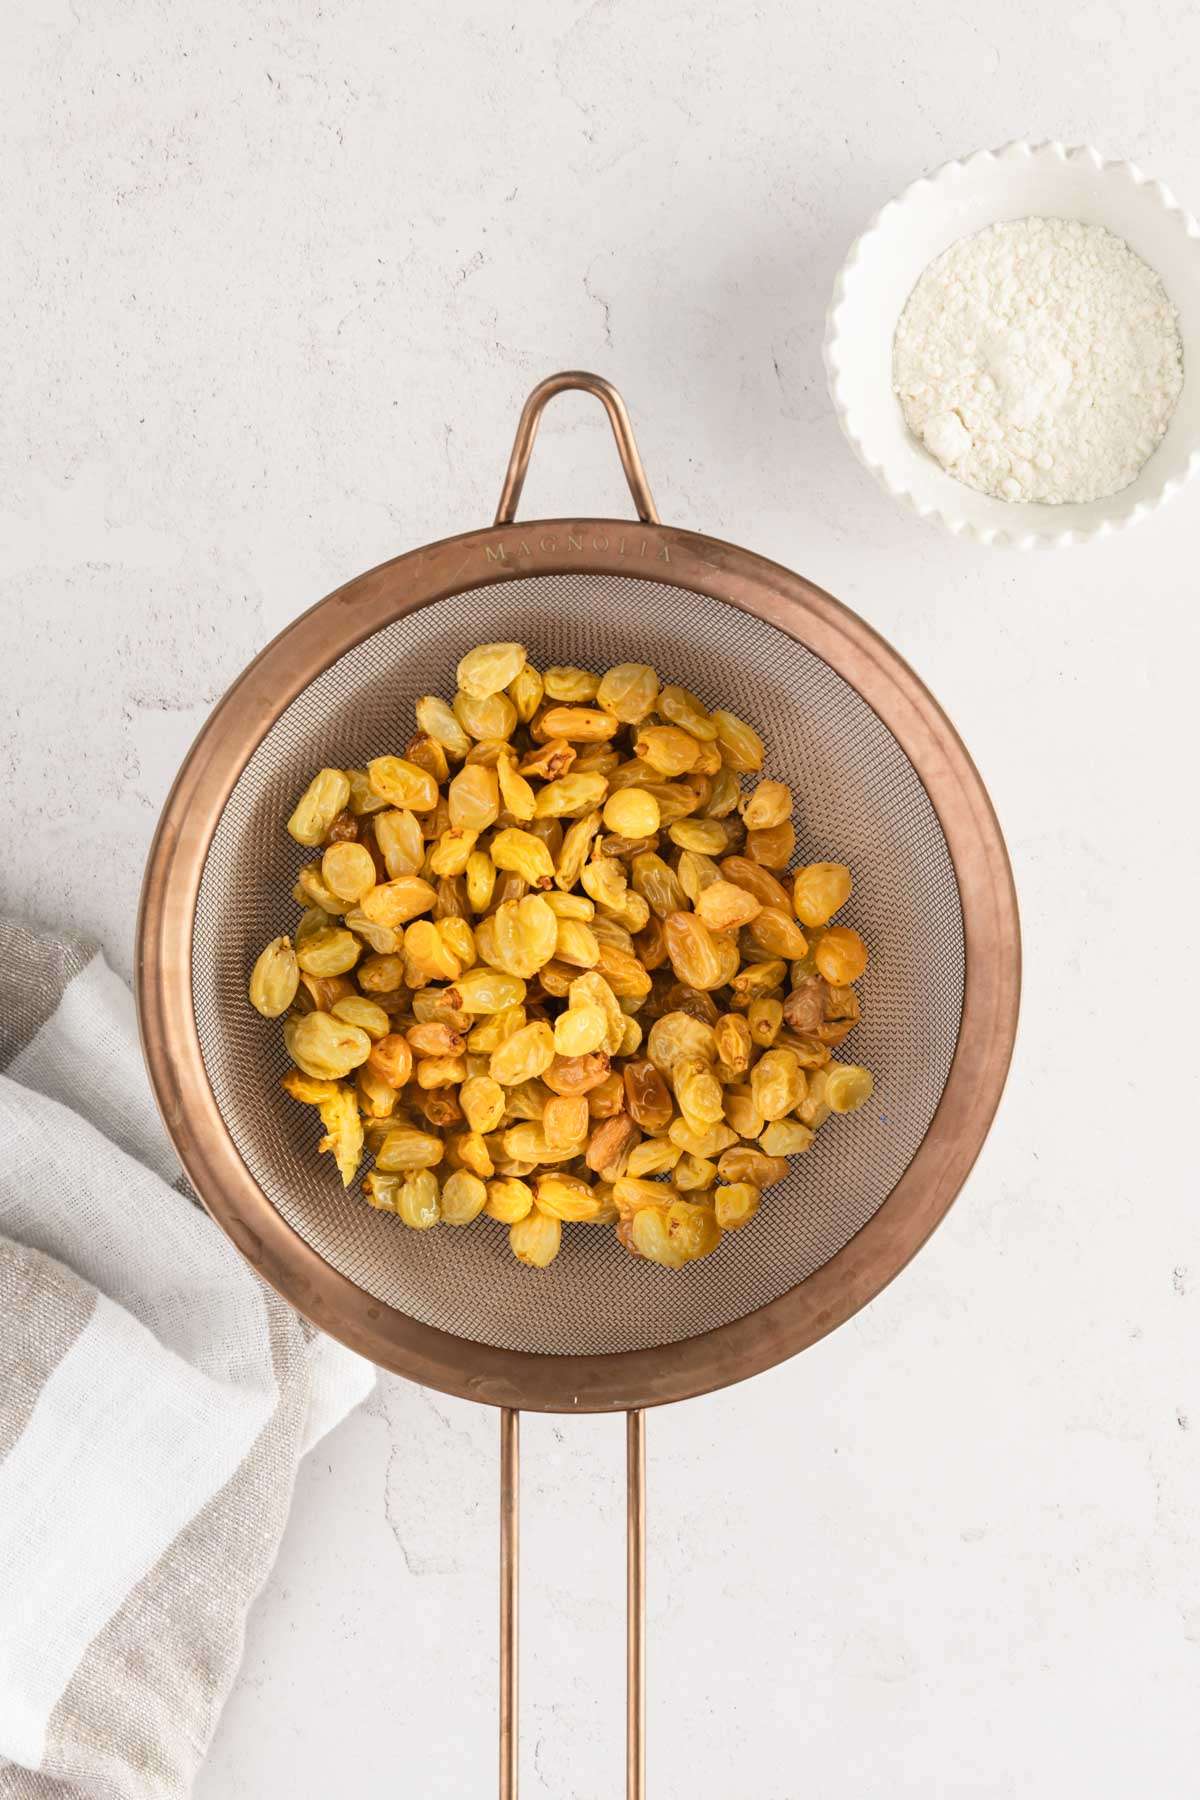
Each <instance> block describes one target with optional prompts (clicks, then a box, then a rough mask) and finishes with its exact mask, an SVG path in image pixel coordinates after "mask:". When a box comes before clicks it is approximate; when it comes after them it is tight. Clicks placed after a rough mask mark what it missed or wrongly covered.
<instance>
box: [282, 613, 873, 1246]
mask: <svg viewBox="0 0 1200 1800" xmlns="http://www.w3.org/2000/svg"><path fill="white" fill-rule="evenodd" d="M416 722H417V731H416V733H415V734H414V735H413V736H412V737H410V738H409V740H408V743H407V745H406V746H405V750H404V754H403V756H378V757H376V758H375V759H374V761H372V762H370V763H368V765H367V767H366V768H365V769H348V770H347V769H322V770H321V771H320V773H319V774H318V775H316V776H315V777H314V779H313V781H312V782H311V783H310V785H309V787H308V788H307V790H306V791H305V793H304V794H303V795H302V796H301V798H300V801H299V803H298V804H297V806H296V809H295V811H294V812H293V814H292V816H291V818H290V819H289V820H288V830H289V832H290V833H291V835H292V837H293V838H295V839H296V841H297V842H298V843H301V844H304V845H307V846H308V847H310V848H311V849H313V850H314V851H316V852H318V854H317V855H316V856H315V857H314V860H313V861H312V862H310V863H309V864H308V865H307V866H306V867H305V868H303V869H302V870H301V872H300V877H299V881H298V882H297V885H296V889H295V899H296V901H297V902H298V904H299V905H300V906H302V907H303V908H304V913H303V916H302V917H301V919H300V921H299V923H298V925H297V926H296V928H295V930H294V932H293V934H292V936H291V938H287V937H281V938H276V939H275V941H274V942H273V943H271V944H269V945H268V946H267V948H266V949H265V950H264V951H263V953H262V955H261V956H260V957H259V959H258V961H257V963H256V964H255V967H254V972H253V974H252V975H251V977H250V999H251V1002H252V1003H253V1005H254V1006H255V1007H256V1008H257V1009H258V1011H259V1012H260V1013H262V1015H263V1016H264V1017H265V1018H268V1019H274V1018H280V1017H282V1018H283V1036H284V1042H285V1044H286V1045H287V1049H288V1052H289V1054H290V1056H291V1058H292V1062H293V1063H294V1065H295V1067H294V1068H293V1069H292V1070H291V1071H290V1072H289V1073H288V1074H287V1075H286V1076H285V1077H284V1082H283V1085H284V1087H285V1088H286V1089H287V1091H288V1093H289V1094H291V1095H292V1096H293V1097H294V1098H295V1099H296V1100H299V1101H302V1102H304V1103H305V1104H307V1105H309V1106H312V1107H315V1108H316V1110H317V1112H318V1113H319V1115H320V1118H321V1122H322V1125H323V1126H324V1135H323V1136H322V1138H321V1140H320V1142H319V1144H318V1149H319V1150H323V1151H328V1152H330V1153H331V1154H332V1156H333V1157H334V1160H335V1161H336V1163H337V1167H338V1169H339V1170H340V1172H341V1177H342V1180H343V1182H344V1183H345V1184H346V1186H349V1185H350V1183H351V1182H352V1181H353V1180H354V1179H355V1177H356V1175H357V1173H358V1170H359V1166H360V1164H361V1162H362V1159H363V1156H364V1152H365V1151H369V1152H370V1153H371V1155H372V1157H373V1167H372V1169H371V1171H370V1173H369V1174H368V1175H367V1176H366V1177H365V1179H364V1182H363V1192H364V1195H365V1198H366V1199H367V1201H368V1202H369V1204H370V1205H371V1206H374V1207H377V1208H378V1209H379V1210H380V1211H383V1212H391V1213H395V1214H396V1215H397V1216H398V1217H399V1218H400V1219H402V1220H403V1222H404V1224H405V1225H408V1226H410V1227H411V1228H412V1229H413V1230H415V1231H424V1230H427V1229H428V1228H429V1227H430V1226H433V1225H437V1224H439V1223H440V1224H444V1225H469V1224H470V1223H471V1222H472V1220H474V1219H476V1218H478V1216H479V1215H480V1214H481V1213H485V1214H487V1215H488V1216H489V1217H490V1218H493V1219H498V1220H500V1221H501V1222H503V1223H504V1224H506V1225H507V1226H508V1228H509V1238H510V1242H511V1244H512V1248H513V1251H514V1252H515V1254H516V1255H517V1256H518V1257H519V1258H520V1259H521V1261H522V1262H524V1263H528V1264H530V1265H532V1266H533V1267H535V1268H544V1267H545V1266H546V1264H547V1263H549V1262H551V1261H552V1260H553V1258H554V1257H555V1256H556V1255H557V1254H558V1249H559V1244H560V1241H561V1236H562V1225H563V1221H564V1220H567V1221H571V1222H576V1223H580V1224H591V1225H602V1224H612V1225H615V1227H616V1233H617V1236H618V1238H619V1239H620V1241H621V1243H622V1244H623V1245H624V1246H625V1248H626V1249H627V1250H630V1251H632V1252H633V1253H634V1254H635V1255H637V1256H642V1257H646V1258H648V1259H649V1260H650V1261H652V1262H656V1263H661V1264H664V1265H665V1266H666V1267H668V1268H672V1269H677V1268H680V1267H681V1266H682V1265H683V1264H684V1263H687V1262H692V1261H695V1260H696V1259H697V1258H698V1257H701V1256H707V1255H708V1254H709V1252H710V1251H712V1250H714V1249H715V1248H716V1246H717V1244H718V1243H719V1242H720V1240H721V1234H722V1233H723V1232H725V1231H736V1230H739V1229H740V1228H741V1227H742V1226H743V1225H745V1224H746V1223H747V1222H748V1221H749V1220H750V1219H752V1218H753V1217H754V1214H755V1212H756V1211H757V1210H758V1205H759V1200H760V1197H761V1194H762V1190H763V1189H764V1188H767V1187H770V1186H771V1185H772V1184H773V1183H775V1182H778V1181H782V1180H783V1179H784V1177H785V1176H786V1175H787V1173H788V1162H787V1159H788V1157H789V1156H792V1155H793V1154H795V1153H796V1152H799V1151H803V1150H807V1149H808V1147H809V1145H810V1144H811V1143H812V1141H813V1134H814V1132H815V1131H816V1130H817V1128H818V1127H819V1126H820V1125H821V1124H822V1123H823V1122H824V1121H825V1120H826V1119H827V1118H828V1117H829V1115H830V1113H848V1112H853V1111H854V1110H855V1109H856V1108H857V1107H859V1106H861V1105H862V1104H863V1102H864V1101H865V1100H866V1099H867V1098H868V1097H869V1095H870V1093H871V1088H872V1081H871V1076H870V1075H869V1074H868V1072H867V1070H866V1069H863V1068H859V1067H857V1066H856V1065H854V1064H851V1063H845V1062H834V1061H833V1060H832V1057H831V1048H832V1046H833V1045H835V1044H837V1043H840V1041H841V1040H842V1039H843V1038H844V1037H845V1036H846V1035H847V1033H848V1032H850V1031H851V1030H852V1028H853V1026H854V1024H855V1022H856V1020H857V1019H858V1016H859V1004H858V995H857V994H856V992H855V989H854V986H853V983H854V982H855V981H857V979H858V977H859V976H860V975H861V974H862V972H863V970H864V969H865V967H866V963H867V950H866V946H865V944H864V943H863V941H862V939H861V938H860V937H859V935H858V933H857V932H856V931H853V930H852V929H851V928H850V927H849V926H846V925H831V924H830V923H829V921H830V919H831V918H832V917H833V915H834V913H836V912H837V910H838V908H839V907H841V906H842V905H844V903H845V901H846V900H847V899H848V898H849V894H850V871H849V870H848V869H847V868H845V867H844V866H843V865H842V864H840V863H812V864H810V865H809V866H808V867H807V868H801V869H799V870H798V871H796V872H795V874H794V875H791V876H787V875H786V874H785V872H786V871H787V869H788V865H789V863H790V862H791V859H792V855H793V852H794V849H795V832H794V831H793V829H792V823H791V817H792V794H791V792H790V790H789V789H788V788H787V787H786V786H785V785H784V783H782V782H780V781H771V780H766V781H757V782H755V783H753V785H750V784H747V785H746V786H745V787H743V777H747V776H751V777H752V776H756V775H757V774H758V771H759V770H760V769H761V768H762V766H763V745H762V740H761V739H760V738H759V736H758V734H757V733H756V732H755V731H753V730H752V729H751V727H750V726H749V725H747V724H745V723H744V721H743V720H741V719H738V718H735V717H734V716H733V714H732V713H728V712H724V711H721V710H719V709H718V710H716V711H713V712H710V711H708V709H707V708H706V707H705V706H704V705H703V704H702V703H701V701H700V700H698V699H697V697H696V696H695V694H692V693H689V692H688V690H687V689H686V688H682V687H676V686H667V687H661V686H660V685H659V680H658V676H657V675H656V674H655V672H654V670H653V669H651V668H648V667H647V666H646V665H645V664H643V663H622V664H621V665H620V666H619V667H617V668H615V669H610V670H609V671H608V673H607V674H606V675H604V676H603V677H601V676H597V675H593V674H590V673H589V672H588V671H587V670H586V669H574V668H557V669H546V670H544V671H543V672H541V673H539V672H538V671H537V670H536V669H535V668H533V666H532V665H531V664H530V662H529V660H528V658H527V656H526V652H525V649H524V647H523V646H522V645H521V644H481V645H480V646H479V647H478V649H475V650H472V651H471V652H470V654H469V655H467V656H465V657H464V658H463V659H462V661H461V662H460V663H459V665H458V692H457V693H456V694H455V696H454V700H453V703H452V704H450V705H447V704H446V702H445V701H444V700H440V699H438V698H437V697H436V696H434V695H432V694H429V695H426V696H425V698H424V699H422V700H419V701H418V702H417V707H416ZM785 883H786V885H785Z"/></svg>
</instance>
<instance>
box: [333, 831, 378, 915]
mask: <svg viewBox="0 0 1200 1800" xmlns="http://www.w3.org/2000/svg"><path fill="white" fill-rule="evenodd" d="M321 879H322V881H323V882H324V883H325V886H326V887H327V888H329V889H330V891H331V892H332V893H334V894H336V895H337V897H338V899H339V900H342V901H350V902H353V901H355V900H361V899H362V897H363V895H364V894H365V893H366V892H367V890H368V888H373V887H374V886H375V859H374V857H373V856H372V855H371V852H370V851H369V850H367V849H365V848H364V846H363V845H362V844H354V843H350V842H348V841H347V840H344V839H343V840H340V841H339V842H337V843H334V844H330V846H329V848H328V850H326V852H325V854H324V856H323V857H322V858H321Z"/></svg>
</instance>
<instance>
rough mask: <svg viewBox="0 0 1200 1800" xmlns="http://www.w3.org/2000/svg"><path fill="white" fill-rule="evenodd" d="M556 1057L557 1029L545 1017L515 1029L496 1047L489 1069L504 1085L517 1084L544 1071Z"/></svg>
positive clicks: (496, 1079)
mask: <svg viewBox="0 0 1200 1800" xmlns="http://www.w3.org/2000/svg"><path fill="white" fill-rule="evenodd" d="M553 1061H554V1033H553V1032H552V1031H551V1029H550V1027H549V1025H547V1024H546V1023H545V1022H544V1021H543V1020H541V1019H535V1020H534V1022H533V1023H532V1024H531V1025H523V1026H522V1027H521V1029H520V1030H519V1031H514V1032H513V1034H512V1036H511V1037H510V1038H506V1039H505V1041H504V1043H502V1044H501V1045H500V1046H499V1047H498V1048H497V1049H495V1050H493V1051H492V1056H491V1061H490V1063H489V1065H488V1073H489V1074H490V1075H491V1077H492V1080H493V1081H498V1082H499V1083H500V1085H501V1086H502V1087H515V1086H516V1085H517V1083H518V1082H519V1081H530V1080H532V1079H533V1077H534V1076H536V1075H543V1074H544V1073H545V1072H546V1070H547V1069H548V1068H549V1067H550V1065H551V1063H552V1062H553Z"/></svg>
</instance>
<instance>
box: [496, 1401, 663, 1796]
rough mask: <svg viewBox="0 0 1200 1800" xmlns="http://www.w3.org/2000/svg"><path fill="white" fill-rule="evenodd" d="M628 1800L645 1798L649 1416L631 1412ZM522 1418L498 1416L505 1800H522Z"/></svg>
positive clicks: (512, 1413)
mask: <svg viewBox="0 0 1200 1800" xmlns="http://www.w3.org/2000/svg"><path fill="white" fill-rule="evenodd" d="M625 1455H626V1465H625V1466H626V1494H627V1500H626V1544H627V1549H626V1659H625V1670H626V1677H625V1686H626V1705H625V1712H626V1733H625V1745H626V1749H625V1770H626V1774H625V1800H645V1795H646V1415H645V1413H644V1412H641V1411H640V1410H635V1411H632V1412H630V1413H627V1414H626V1419H625ZM520 1496H521V1415H520V1413H519V1412H517V1411H516V1409H515V1408H514V1407H509V1406H506V1407H504V1408H503V1410H502V1411H501V1414H500V1800H517V1779H518V1775H517V1769H518V1762H519V1754H518V1727H517V1667H518V1662H519V1628H518V1605H517V1592H518V1579H519V1575H520V1565H521V1540H520V1511H521V1497H520Z"/></svg>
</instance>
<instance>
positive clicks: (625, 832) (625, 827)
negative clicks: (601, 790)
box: [604, 787, 661, 838]
mask: <svg viewBox="0 0 1200 1800" xmlns="http://www.w3.org/2000/svg"><path fill="white" fill-rule="evenodd" d="M660 816H661V815H660V814H659V810H658V801H657V800H656V799H655V798H654V795H653V794H648V793H647V792H646V790H645V788H637V787H627V788H620V789H618V791H617V792H616V793H615V794H610V795H609V797H608V799H607V800H606V801H605V803H604V823H605V825H606V826H607V827H608V829H609V830H610V831H616V832H619V833H620V834H621V835H622V836H623V837H629V838H643V837H650V836H651V835H652V833H654V832H656V831H657V830H658V824H659V818H660Z"/></svg>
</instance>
